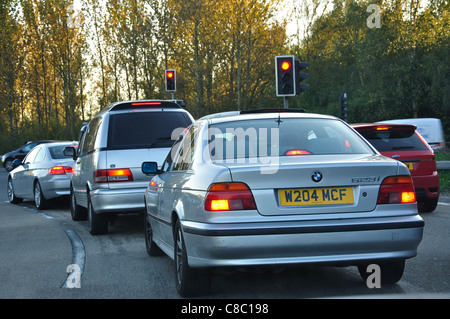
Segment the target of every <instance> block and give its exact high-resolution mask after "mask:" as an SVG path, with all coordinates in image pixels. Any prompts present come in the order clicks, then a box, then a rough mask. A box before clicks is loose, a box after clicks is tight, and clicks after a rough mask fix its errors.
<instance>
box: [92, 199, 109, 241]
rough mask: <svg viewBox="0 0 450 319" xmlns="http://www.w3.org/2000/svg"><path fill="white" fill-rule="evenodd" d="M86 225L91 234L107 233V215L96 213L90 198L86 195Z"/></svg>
mask: <svg viewBox="0 0 450 319" xmlns="http://www.w3.org/2000/svg"><path fill="white" fill-rule="evenodd" d="M87 215H88V227H89V232H90V233H91V235H103V234H106V233H108V218H107V217H108V216H107V215H105V214H96V213H95V211H94V207H93V206H92V201H91V198H90V197H89V196H88V213H87Z"/></svg>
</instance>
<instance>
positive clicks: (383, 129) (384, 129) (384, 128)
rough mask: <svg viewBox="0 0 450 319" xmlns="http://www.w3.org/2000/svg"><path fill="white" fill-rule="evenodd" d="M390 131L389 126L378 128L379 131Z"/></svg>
mask: <svg viewBox="0 0 450 319" xmlns="http://www.w3.org/2000/svg"><path fill="white" fill-rule="evenodd" d="M387 130H389V127H387V126H377V131H387Z"/></svg>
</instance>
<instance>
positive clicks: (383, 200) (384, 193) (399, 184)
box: [377, 175, 416, 204]
mask: <svg viewBox="0 0 450 319" xmlns="http://www.w3.org/2000/svg"><path fill="white" fill-rule="evenodd" d="M415 202H416V194H415V190H414V185H413V182H412V178H411V176H406V175H405V176H390V177H386V178H385V179H384V180H383V183H381V187H380V191H379V193H378V201H377V204H406V203H415Z"/></svg>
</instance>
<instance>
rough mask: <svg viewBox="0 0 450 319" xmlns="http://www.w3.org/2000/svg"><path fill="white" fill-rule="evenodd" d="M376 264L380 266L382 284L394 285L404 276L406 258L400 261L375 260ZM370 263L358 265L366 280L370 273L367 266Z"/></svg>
mask: <svg viewBox="0 0 450 319" xmlns="http://www.w3.org/2000/svg"><path fill="white" fill-rule="evenodd" d="M373 263H374V264H376V265H378V266H380V272H381V274H380V276H381V278H380V279H381V284H382V285H383V284H385V285H392V284H395V283H397V282H398V281H399V280H400V279H401V278H402V276H403V272H404V270H405V260H398V261H384V262H373ZM368 265H369V264H365V265H360V266H358V271H359V274H360V275H361V277H362V278H363V279H364V281H366V280H367V278H368V277H369V275H370V273H368V272H367V266H368Z"/></svg>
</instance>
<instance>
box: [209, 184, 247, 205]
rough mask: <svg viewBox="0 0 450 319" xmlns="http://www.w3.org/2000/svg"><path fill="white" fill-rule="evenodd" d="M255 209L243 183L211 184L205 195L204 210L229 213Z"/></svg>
mask: <svg viewBox="0 0 450 319" xmlns="http://www.w3.org/2000/svg"><path fill="white" fill-rule="evenodd" d="M249 209H256V204H255V200H254V198H253V194H252V192H251V191H250V188H249V187H248V186H247V185H246V184H244V183H218V184H212V185H211V186H210V187H209V189H208V192H207V194H206V200H205V210H207V211H230V210H249Z"/></svg>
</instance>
